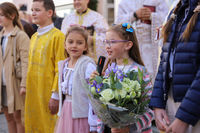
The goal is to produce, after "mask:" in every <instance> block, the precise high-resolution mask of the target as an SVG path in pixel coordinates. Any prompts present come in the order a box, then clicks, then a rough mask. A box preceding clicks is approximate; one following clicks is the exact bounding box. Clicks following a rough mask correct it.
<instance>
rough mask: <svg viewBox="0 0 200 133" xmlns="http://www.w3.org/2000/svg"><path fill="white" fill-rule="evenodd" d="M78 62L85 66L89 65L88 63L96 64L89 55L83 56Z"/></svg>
mask: <svg viewBox="0 0 200 133" xmlns="http://www.w3.org/2000/svg"><path fill="white" fill-rule="evenodd" d="M78 61H79V62H80V63H83V64H88V63H93V64H95V61H94V60H93V59H92V58H91V57H89V56H87V55H82V56H81V57H79V59H78Z"/></svg>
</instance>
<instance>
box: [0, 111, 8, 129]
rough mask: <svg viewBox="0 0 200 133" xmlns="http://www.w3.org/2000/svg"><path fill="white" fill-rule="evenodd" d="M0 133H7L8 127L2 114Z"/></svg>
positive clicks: (0, 115)
mask: <svg viewBox="0 0 200 133" xmlns="http://www.w3.org/2000/svg"><path fill="white" fill-rule="evenodd" d="M0 133H8V127H7V124H6V120H5V117H4V115H3V114H0Z"/></svg>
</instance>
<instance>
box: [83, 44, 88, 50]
mask: <svg viewBox="0 0 200 133" xmlns="http://www.w3.org/2000/svg"><path fill="white" fill-rule="evenodd" d="M84 51H88V43H87V42H86V43H85V49H84Z"/></svg>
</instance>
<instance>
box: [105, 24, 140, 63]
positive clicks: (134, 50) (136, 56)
mask: <svg viewBox="0 0 200 133" xmlns="http://www.w3.org/2000/svg"><path fill="white" fill-rule="evenodd" d="M131 28H133V27H131ZM108 31H114V32H116V33H117V34H118V35H119V37H120V38H121V39H123V40H128V41H131V42H132V43H133V46H132V47H131V48H130V50H129V51H128V55H129V57H130V58H131V59H132V60H133V61H135V62H136V63H138V64H140V65H142V66H144V63H143V61H142V58H141V55H140V50H139V44H138V40H137V37H136V34H135V31H134V30H133V32H127V31H126V28H125V27H122V24H118V25H113V26H111V27H110V29H109V30H108ZM108 31H107V32H108ZM111 62H112V61H111V60H109V61H108V63H107V65H108V64H110V63H111Z"/></svg>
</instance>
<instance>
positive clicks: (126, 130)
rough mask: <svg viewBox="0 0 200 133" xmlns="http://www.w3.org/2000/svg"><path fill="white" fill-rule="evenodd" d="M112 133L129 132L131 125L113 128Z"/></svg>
mask: <svg viewBox="0 0 200 133" xmlns="http://www.w3.org/2000/svg"><path fill="white" fill-rule="evenodd" d="M111 132H112V133H129V127H125V128H120V129H119V128H111Z"/></svg>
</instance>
